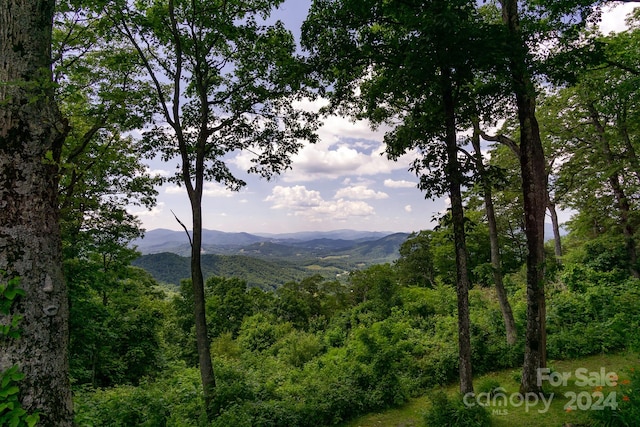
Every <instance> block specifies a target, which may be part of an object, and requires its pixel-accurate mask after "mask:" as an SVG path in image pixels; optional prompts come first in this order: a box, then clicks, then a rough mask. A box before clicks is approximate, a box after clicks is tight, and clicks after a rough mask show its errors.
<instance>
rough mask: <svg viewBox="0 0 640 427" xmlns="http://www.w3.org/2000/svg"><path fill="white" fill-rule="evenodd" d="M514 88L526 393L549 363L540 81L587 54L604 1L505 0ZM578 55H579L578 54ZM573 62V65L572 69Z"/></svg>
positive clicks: (523, 387)
mask: <svg viewBox="0 0 640 427" xmlns="http://www.w3.org/2000/svg"><path fill="white" fill-rule="evenodd" d="M499 3H500V6H501V10H502V21H503V25H504V30H503V31H504V33H505V34H506V35H507V38H506V39H505V41H506V44H505V47H506V48H507V49H506V50H504V51H503V54H504V55H505V58H506V59H507V60H508V75H509V77H510V82H511V88H510V89H511V91H512V93H513V95H514V98H515V107H516V111H517V116H518V123H519V134H520V147H519V158H520V171H521V178H522V192H523V204H524V212H525V224H524V225H525V233H526V236H527V327H526V333H525V335H526V336H525V356H524V365H523V374H522V383H521V387H520V391H521V392H522V393H525V392H542V390H541V388H540V385H539V384H538V381H537V372H538V368H540V367H544V366H545V365H546V332H545V330H546V328H545V318H546V308H545V307H546V305H545V294H544V266H545V263H544V215H545V210H546V207H547V203H548V201H549V197H548V191H547V175H546V163H545V155H544V149H543V145H542V139H541V137H540V127H539V124H538V120H537V117H536V107H537V106H538V101H537V90H536V86H535V79H536V78H542V77H543V76H545V77H553V76H558V75H561V74H565V73H566V71H567V68H570V66H571V64H570V63H567V62H566V61H558V58H566V57H567V55H569V56H571V54H575V52H585V50H584V49H582V46H581V45H583V43H582V41H581V37H580V34H581V33H580V29H582V28H584V26H585V24H586V22H587V21H588V20H592V21H593V17H594V16H595V17H597V16H598V11H597V9H596V8H595V7H596V6H598V5H599V4H601V3H602V2H599V1H582V0H574V1H565V2H557V1H549V0H544V1H539V2H522V3H523V4H522V5H521V6H522V7H521V6H520V5H519V3H520V2H518V1H516V0H500V2H499ZM549 42H553V43H554V44H555V45H556V46H555V48H554V50H553V51H552V52H551V54H550V55H547V56H546V57H545V55H538V54H537V53H536V51H535V49H538V48H540V47H541V46H542V45H543V44H544V43H549ZM574 56H575V55H574ZM567 65H569V67H567Z"/></svg>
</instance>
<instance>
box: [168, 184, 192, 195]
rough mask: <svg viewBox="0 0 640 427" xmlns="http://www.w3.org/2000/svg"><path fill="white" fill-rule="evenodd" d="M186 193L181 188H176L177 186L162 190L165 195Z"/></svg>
mask: <svg viewBox="0 0 640 427" xmlns="http://www.w3.org/2000/svg"><path fill="white" fill-rule="evenodd" d="M186 191H187V190H185V189H184V188H182V187H178V186H177V185H169V186H168V187H166V188H165V189H164V192H165V193H166V194H183V193H185V194H186Z"/></svg>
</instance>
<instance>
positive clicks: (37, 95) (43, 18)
mask: <svg viewBox="0 0 640 427" xmlns="http://www.w3.org/2000/svg"><path fill="white" fill-rule="evenodd" d="M54 4H55V2H54V1H53V0H30V1H27V0H24V1H17V0H0V270H2V271H4V272H6V273H5V274H2V275H0V281H1V282H3V283H6V280H7V279H8V278H12V277H19V278H20V287H21V288H22V289H24V291H25V292H26V295H25V296H24V297H22V298H20V299H19V300H18V301H17V303H16V304H14V306H13V312H12V316H16V315H19V316H22V321H21V322H20V326H19V327H20V330H21V337H20V338H19V339H7V340H3V341H2V342H1V343H0V370H2V371H4V370H6V369H7V368H9V367H11V366H13V365H18V366H19V367H20V370H21V371H22V372H23V373H24V374H25V378H24V380H22V381H21V382H20V383H19V387H20V394H19V398H20V401H21V403H22V405H23V407H24V408H25V409H26V410H27V411H29V412H33V411H36V410H37V411H40V417H41V418H40V419H41V421H40V423H39V424H38V425H40V426H46V427H48V426H52V427H53V426H56V427H59V426H62V427H66V426H71V425H72V423H73V411H72V406H71V389H70V386H69V379H68V371H69V368H68V349H67V347H68V341H69V336H68V335H69V330H68V317H69V307H68V297H67V289H66V285H65V283H64V280H63V276H62V256H61V252H62V251H61V243H60V227H59V223H58V217H59V211H58V194H57V188H58V182H57V181H58V180H57V174H58V171H57V166H56V165H55V164H53V160H55V159H57V158H58V157H59V154H60V147H61V145H62V141H63V140H64V137H65V135H66V131H67V129H66V123H65V122H64V121H63V120H62V119H61V117H60V113H59V112H58V110H57V108H56V106H55V103H54V100H53V85H52V75H51V31H52V25H53V11H54ZM47 154H49V156H47ZM47 157H49V158H50V159H51V160H52V161H49V162H48V161H47V160H45V159H46V158H47ZM5 321H6V319H0V323H4V322H5Z"/></svg>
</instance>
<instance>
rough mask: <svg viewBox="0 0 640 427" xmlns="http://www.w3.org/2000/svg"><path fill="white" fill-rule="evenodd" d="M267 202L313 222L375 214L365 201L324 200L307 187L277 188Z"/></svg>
mask: <svg viewBox="0 0 640 427" xmlns="http://www.w3.org/2000/svg"><path fill="white" fill-rule="evenodd" d="M265 201H267V202H271V203H272V204H273V205H272V209H286V210H288V211H289V212H288V214H289V215H293V216H302V217H305V219H306V220H308V221H312V222H318V221H322V220H323V219H327V218H329V219H332V220H346V219H348V218H351V217H367V216H371V215H373V214H374V213H375V210H374V209H373V207H372V206H371V205H369V204H367V203H366V202H363V201H352V200H345V199H337V200H324V199H323V198H322V196H321V195H320V192H319V191H316V190H308V189H307V188H306V187H305V186H302V185H296V186H293V187H283V186H280V185H278V186H276V187H274V188H273V190H272V191H271V195H269V196H268V197H267V198H266V199H265Z"/></svg>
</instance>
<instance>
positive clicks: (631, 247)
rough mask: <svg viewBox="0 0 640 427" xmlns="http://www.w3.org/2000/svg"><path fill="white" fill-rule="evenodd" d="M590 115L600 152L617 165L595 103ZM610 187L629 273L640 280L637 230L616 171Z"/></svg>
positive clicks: (613, 173) (589, 108)
mask: <svg viewBox="0 0 640 427" xmlns="http://www.w3.org/2000/svg"><path fill="white" fill-rule="evenodd" d="M587 109H588V110H589V114H590V115H591V123H593V125H594V127H595V128H596V132H597V136H598V140H599V142H600V152H601V153H602V156H603V157H604V160H605V161H606V163H607V164H608V165H615V164H616V160H615V159H614V157H613V153H612V152H611V147H610V145H609V140H608V138H607V134H606V132H605V128H604V125H603V124H602V121H601V120H600V115H599V113H598V111H597V110H596V108H595V106H594V105H593V103H590V104H589V105H587ZM609 185H610V186H611V189H612V190H613V194H614V196H615V199H616V204H617V205H618V211H619V212H620V225H622V233H623V235H624V239H625V245H626V249H627V256H628V257H629V273H631V275H632V276H633V277H635V278H640V272H639V271H638V254H637V251H636V241H635V238H634V235H635V229H634V227H633V226H632V225H631V222H630V221H629V215H630V214H631V206H630V205H629V199H628V198H627V195H626V194H625V192H624V189H623V188H622V184H620V174H619V173H618V171H617V170H616V171H615V172H612V173H611V174H610V175H609Z"/></svg>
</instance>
